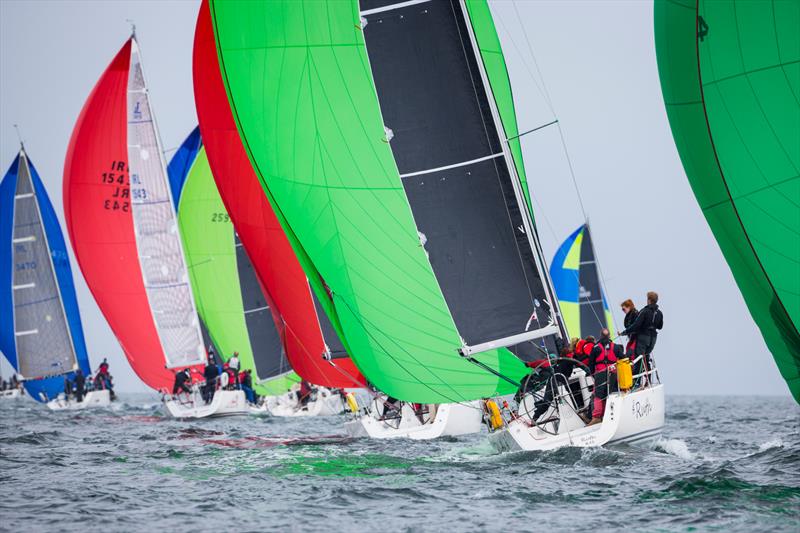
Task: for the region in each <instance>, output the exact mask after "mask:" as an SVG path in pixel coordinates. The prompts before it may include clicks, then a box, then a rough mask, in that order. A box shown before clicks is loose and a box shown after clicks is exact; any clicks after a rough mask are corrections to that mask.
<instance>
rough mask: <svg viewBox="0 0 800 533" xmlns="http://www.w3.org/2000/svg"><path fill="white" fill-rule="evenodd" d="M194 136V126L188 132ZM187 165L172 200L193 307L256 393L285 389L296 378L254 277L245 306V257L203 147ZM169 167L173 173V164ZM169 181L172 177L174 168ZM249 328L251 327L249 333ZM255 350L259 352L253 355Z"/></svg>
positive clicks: (267, 393) (272, 392) (263, 393)
mask: <svg viewBox="0 0 800 533" xmlns="http://www.w3.org/2000/svg"><path fill="white" fill-rule="evenodd" d="M196 134H198V133H197V130H196V131H195V133H193V135H196ZM191 138H192V136H190V139H191ZM187 164H188V165H189V167H188V170H187V171H186V174H185V181H183V182H182V183H179V184H178V185H177V186H178V187H179V190H178V191H177V192H178V194H177V195H176V199H177V198H179V200H178V223H179V225H180V229H181V236H182V238H183V245H184V251H185V253H186V257H187V261H188V265H189V276H190V279H191V285H192V291H193V292H194V295H195V302H196V305H197V311H198V313H199V314H200V317H201V318H202V320H203V323H204V324H205V325H206V327H207V329H208V332H209V335H210V336H211V339H212V341H213V343H214V345H215V346H216V348H217V350H218V351H219V352H220V354H221V355H222V356H223V358H224V359H225V360H227V359H228V358H229V357H230V356H231V355H232V354H233V352H234V351H238V352H239V359H240V361H241V365H242V368H243V369H248V368H249V369H251V370H252V371H253V373H254V376H253V378H254V379H253V384H254V389H255V391H256V393H257V394H259V395H276V394H281V393H284V392H286V391H287V390H288V389H289V388H290V387H291V386H292V384H293V383H297V382H298V381H299V377H298V376H297V375H296V374H295V373H294V372H292V369H291V366H289V363H288V362H287V361H286V358H285V357H284V356H283V354H282V346H281V339H280V335H279V333H278V331H277V330H276V329H275V324H274V322H273V318H272V315H271V313H270V310H269V308H268V304H267V302H266V299H265V297H264V295H263V293H262V292H261V288H260V287H259V286H258V284H257V281H256V282H251V283H249V284H246V286H245V287H244V289H245V291H250V292H251V293H253V294H255V295H256V296H255V298H250V300H252V306H253V309H245V303H244V297H245V295H244V294H243V292H242V289H243V287H242V284H243V283H244V281H242V280H241V277H240V272H241V271H245V272H246V266H245V268H242V265H241V264H240V263H241V262H243V261H246V258H243V257H241V254H242V252H243V250H239V249H238V246H237V244H238V243H237V242H236V239H235V233H234V229H233V224H231V221H230V217H229V216H228V213H227V212H226V211H225V206H224V205H223V203H222V199H221V198H220V195H219V192H218V191H217V187H216V185H215V183H214V177H213V175H212V174H211V169H210V167H209V165H208V159H207V157H206V152H205V149H204V148H203V147H202V146H200V148H199V150H198V151H197V152H196V156H194V157H193V158H189V161H188V162H187ZM170 170H171V171H173V168H172V166H171V168H170ZM170 179H171V180H172V181H173V183H174V182H175V181H176V180H175V179H174V173H173V172H171V173H170ZM178 180H179V178H178ZM179 181H180V180H179ZM181 185H182V186H181ZM173 186H174V187H175V185H173ZM248 264H249V263H248ZM250 268H251V269H252V267H250ZM253 279H255V275H254V274H253ZM248 318H249V319H251V320H250V321H248V320H247V319H248ZM248 326H250V328H248ZM254 328H255V329H256V331H249V329H254ZM251 341H255V342H256V344H257V345H256V346H254V344H253V342H251ZM256 348H257V349H259V350H261V352H260V353H254V349H256Z"/></svg>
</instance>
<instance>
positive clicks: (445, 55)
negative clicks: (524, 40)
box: [210, 0, 663, 447]
mask: <svg viewBox="0 0 800 533" xmlns="http://www.w3.org/2000/svg"><path fill="white" fill-rule="evenodd" d="M210 7H211V9H210V14H211V17H212V19H213V28H214V32H215V33H214V36H215V38H216V39H215V40H216V45H217V54H218V58H219V62H220V72H221V73H222V77H223V82H224V85H225V88H226V90H227V94H228V97H229V105H230V108H231V110H232V112H233V116H234V119H235V121H236V125H237V127H238V130H239V133H240V135H241V138H242V141H243V145H244V146H245V148H246V150H247V153H248V155H249V158H250V160H251V162H252V163H253V167H254V170H255V172H256V175H257V177H258V179H259V181H260V182H261V185H262V187H263V189H264V193H265V194H266V195H267V197H268V199H269V200H270V202H271V203H272V205H273V207H274V208H275V213H276V215H277V216H278V218H279V220H280V222H281V225H282V226H283V228H284V230H285V231H286V233H287V235H288V236H289V238H290V242H291V243H292V245H293V247H294V248H295V250H296V251H297V253H298V255H299V256H300V258H301V264H302V266H303V268H304V269H305V270H306V273H307V274H308V278H309V280H310V282H311V284H312V287H313V288H314V290H315V292H316V294H317V296H318V298H319V299H320V300H321V301H324V302H325V307H326V310H327V311H328V313H329V316H331V318H332V322H333V323H334V325H335V326H336V327H337V328H338V329H339V330H340V332H341V333H342V338H343V339H344V340H345V343H346V346H347V348H348V353H350V355H351V356H352V357H353V358H354V360H355V362H356V363H357V364H358V367H359V369H360V370H361V371H362V372H363V373H364V375H365V376H366V377H367V378H368V379H369V380H370V382H371V383H373V384H374V385H375V386H376V387H377V388H378V389H379V390H381V391H384V392H385V393H386V394H389V395H391V396H392V397H394V398H397V399H399V400H405V401H407V402H414V403H420V404H421V403H425V404H448V403H449V404H459V405H462V406H463V407H472V406H470V405H469V402H473V401H475V400H478V399H480V398H488V397H494V396H504V395H507V394H511V393H514V392H516V391H517V390H518V389H519V387H520V384H521V382H522V380H523V379H524V377H525V375H526V374H527V370H526V367H525V366H524V364H523V362H522V361H526V360H530V359H532V358H535V357H541V355H542V354H545V355H546V354H549V353H553V352H555V351H556V348H557V347H558V346H559V345H560V344H561V343H562V342H563V341H564V339H565V338H566V336H567V332H566V327H565V325H564V321H563V318H562V316H561V313H560V311H559V307H558V300H557V299H556V298H555V295H554V290H553V287H552V284H551V280H550V277H549V273H548V271H547V269H546V267H545V264H546V263H545V261H544V258H543V254H542V250H541V247H540V245H539V239H538V235H537V233H536V230H535V225H534V223H533V218H532V210H531V204H530V195H529V190H528V183H527V180H526V177H525V169H524V165H523V162H522V151H521V147H520V143H519V136H520V135H519V132H518V130H517V123H516V117H515V111H514V105H513V97H512V93H511V86H510V83H509V80H508V75H507V73H506V69H505V64H504V61H503V55H502V51H501V49H500V43H499V39H498V37H497V33H496V31H495V29H494V25H493V22H492V17H491V13H490V11H489V8H488V5H487V4H486V2H485V1H459V0H452V1H447V2H426V1H413V2H386V1H368V0H364V1H361V2H355V1H353V2H336V3H320V2H314V1H297V2H293V3H290V4H276V3H271V2H249V3H245V4H231V3H225V2H214V3H212V4H211V6H210ZM287 102H291V105H289V104H287ZM309 210H311V212H312V213H314V216H309ZM648 390H649V391H650V392H653V393H654V394H653V396H652V399H651V402H655V403H658V405H657V406H656V407H655V409H657V410H658V411H659V413H660V416H661V421H662V423H663V389H660V388H659V389H656V388H655V387H654V388H652V389H648ZM658 391H661V396H660V397H659V396H658ZM618 395H619V396H620V397H621V398H622V400H621V401H622V404H621V405H622V406H624V407H628V406H629V405H628V404H629V402H630V400H631V396H633V394H628V393H625V392H620V393H619V394H618ZM462 402H463V403H462ZM659 402H660V403H659ZM608 403H609V405H616V404H615V403H614V402H613V401H610V402H608ZM473 410H474V411H477V412H478V413H480V408H478V409H473ZM477 416H480V414H478V415H477ZM648 416H650V415H649V414H648ZM658 416H659V415H653V416H650V418H649V419H651V420H653V421H654V424H655V425H658ZM606 418H607V422H608V423H606V421H604V422H603V424H598V425H597V426H592V427H588V428H583V429H584V430H585V432H586V433H587V434H588V433H591V434H593V435H595V436H596V437H597V436H599V433H598V431H599V429H600V427H603V428H605V430H606V431H607V432H609V433H610V434H611V435H610V437H608V438H606V436H605V434H603V436H602V437H603V438H596V439H595V441H594V444H595V445H598V444H603V443H605V442H606V441H607V440H613V439H614V437H615V436H616V435H617V433H616V431H615V430H614V429H613V428H612V426H613V425H614V420H613V419H614V418H615V417H614V416H607V417H606ZM433 423H434V424H438V423H441V422H440V421H439V420H438V414H437V417H436V418H435V419H434V421H433ZM509 425H510V423H509ZM634 426H635V427H640V426H641V424H634ZM658 427H659V428H660V426H658ZM384 429H385V433H384V434H385V435H386V436H390V435H398V436H411V433H410V432H409V431H406V430H401V429H397V430H394V429H393V428H384ZM528 429H531V427H528ZM533 429H535V428H533ZM515 430H516V428H515ZM519 431H520V432H521V431H522V429H520V430H519ZM501 432H505V433H507V434H508V435H510V437H511V440H512V441H514V442H517V443H518V444H519V445H520V447H527V446H528V443H527V442H520V441H518V440H516V435H517V433H516V432H515V431H509V430H508V425H504V426H503V427H498V428H497V429H496V431H495V433H496V434H499V433H501ZM571 433H572V428H568V427H567V426H566V425H564V428H563V432H562V431H560V430H557V431H556V436H555V437H554V439H553V440H552V441H551V442H553V443H554V444H553V445H554V446H556V445H564V442H563V439H562V437H564V436H565V435H566V436H567V438H569V435H570V434H571ZM556 441H557V443H556ZM588 442H589V439H585V440H580V441H579V442H578V445H589V444H588Z"/></svg>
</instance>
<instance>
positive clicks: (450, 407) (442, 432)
mask: <svg viewBox="0 0 800 533" xmlns="http://www.w3.org/2000/svg"><path fill="white" fill-rule="evenodd" d="M374 405H375V404H374V403H373V406H374ZM432 408H435V409H436V413H435V416H434V418H433V419H432V420H430V419H429V420H427V421H426V422H425V423H422V422H421V421H420V420H419V418H418V417H417V416H416V414H414V410H413V409H412V408H411V406H409V405H408V404H403V409H402V416H401V418H400V420H399V421H398V420H390V421H382V420H379V419H378V416H377V415H375V414H374V413H377V409H376V408H374V407H373V409H372V411H371V412H369V413H366V414H359V415H358V416H357V417H356V418H354V419H353V420H348V421H347V422H345V425H344V427H345V430H346V431H347V433H348V435H350V436H351V437H369V438H372V439H397V438H407V439H413V440H430V439H436V438H439V437H452V436H457V435H468V434H470V433H478V432H479V431H481V426H482V425H483V413H482V411H481V408H480V405H479V402H477V401H475V402H466V403H464V404H460V403H448V404H439V405H436V406H435V407H432Z"/></svg>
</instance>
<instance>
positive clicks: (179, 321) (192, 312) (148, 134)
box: [128, 39, 206, 368]
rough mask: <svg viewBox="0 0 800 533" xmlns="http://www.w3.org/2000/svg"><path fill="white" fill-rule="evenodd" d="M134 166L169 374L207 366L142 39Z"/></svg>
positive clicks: (146, 273) (133, 121)
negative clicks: (144, 68)
mask: <svg viewBox="0 0 800 533" xmlns="http://www.w3.org/2000/svg"><path fill="white" fill-rule="evenodd" d="M128 165H129V172H130V182H131V187H130V195H131V206H132V211H133V226H134V232H135V234H136V245H137V248H138V252H139V262H140V264H141V268H142V276H143V278H144V279H143V281H144V287H145V291H146V293H147V299H148V302H149V304H150V309H151V311H152V313H153V319H154V322H155V325H156V330H157V331H158V336H159V339H160V341H161V346H162V348H163V350H164V358H165V363H166V365H167V367H168V368H175V367H184V366H189V365H196V364H201V363H204V362H205V360H206V352H205V349H204V347H203V337H202V334H201V332H200V324H199V321H198V318H197V310H196V307H195V302H194V296H193V295H192V289H191V285H190V283H189V275H188V271H187V267H186V261H185V256H184V253H183V247H182V244H181V238H180V234H179V233H178V232H179V229H178V222H177V217H176V215H175V210H174V208H173V205H174V204H173V202H172V196H171V191H170V188H169V182H168V180H167V170H166V165H165V161H164V158H163V152H162V150H161V143H160V141H159V136H158V130H157V128H156V124H155V120H154V119H153V116H152V110H151V106H150V97H149V94H148V91H147V86H146V84H145V79H144V74H143V72H142V62H141V54H140V52H139V46H138V44H137V42H136V39H133V42H132V47H131V67H130V73H129V75H128Z"/></svg>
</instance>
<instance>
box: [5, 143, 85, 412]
mask: <svg viewBox="0 0 800 533" xmlns="http://www.w3.org/2000/svg"><path fill="white" fill-rule="evenodd" d="M0 351H2V352H3V354H4V355H5V357H6V359H7V360H8V362H9V363H10V364H11V366H12V367H14V370H15V371H16V372H17V374H19V375H21V376H22V378H23V379H24V380H25V388H26V389H27V391H28V393H29V394H30V395H31V397H32V398H34V399H35V400H39V401H42V400H47V399H53V398H55V397H56V396H57V395H58V394H59V393H60V392H63V391H64V378H65V377H67V378H69V379H72V378H73V375H74V374H73V373H74V371H75V370H77V369H79V368H80V369H81V371H82V372H83V373H84V375H87V376H88V375H89V373H90V371H91V369H90V367H89V359H88V356H87V354H86V342H85V340H84V337H83V327H82V326H81V317H80V312H79V310H78V300H77V297H76V296H75V285H74V283H73V280H72V269H71V268H70V265H69V256H68V255H67V247H66V244H65V243H64V236H63V234H62V233H61V226H60V224H59V222H58V218H57V217H56V213H55V211H54V210H53V205H52V204H51V203H50V198H49V197H48V196H47V191H46V190H45V188H44V185H43V184H42V181H41V179H40V178H39V174H38V173H37V172H36V168H34V166H33V163H31V161H30V160H29V159H28V156H27V154H26V153H25V150H24V149H21V150H20V152H19V154H18V155H17V157H16V158H15V159H14V162H13V163H12V164H11V167H10V168H9V169H8V172H7V173H6V175H5V177H4V178H3V180H2V182H0Z"/></svg>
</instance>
